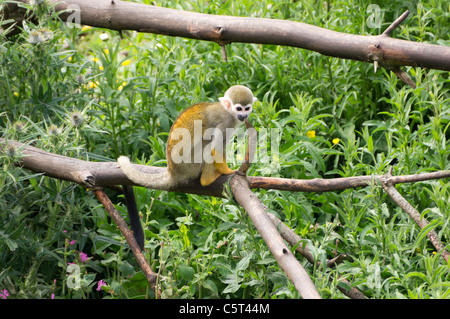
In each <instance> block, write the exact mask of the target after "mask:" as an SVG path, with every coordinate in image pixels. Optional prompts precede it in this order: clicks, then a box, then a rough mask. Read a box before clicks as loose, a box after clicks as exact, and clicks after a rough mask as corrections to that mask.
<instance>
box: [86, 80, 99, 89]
mask: <svg viewBox="0 0 450 319" xmlns="http://www.w3.org/2000/svg"><path fill="white" fill-rule="evenodd" d="M85 87H87V88H88V89H94V88H95V87H97V83H95V82H92V81H89V82H88V84H87V86H85Z"/></svg>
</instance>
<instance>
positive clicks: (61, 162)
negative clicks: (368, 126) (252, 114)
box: [0, 138, 450, 197]
mask: <svg viewBox="0 0 450 319" xmlns="http://www.w3.org/2000/svg"><path fill="white" fill-rule="evenodd" d="M6 145H8V147H14V148H15V149H16V150H18V151H19V150H20V153H21V154H22V158H21V159H20V161H19V162H18V163H17V164H18V165H20V166H22V167H23V168H25V169H29V170H31V171H33V172H36V173H42V174H45V175H46V176H49V177H54V178H58V179H63V180H68V181H72V182H75V183H78V184H80V185H83V186H85V187H90V188H91V187H105V186H107V187H111V186H116V185H133V186H140V185H136V184H134V183H132V182H131V181H130V180H129V179H128V178H127V177H126V176H125V174H123V173H122V171H121V170H120V168H119V167H118V166H117V163H116V162H89V161H84V160H80V159H75V158H71V157H67V156H62V155H57V154H54V153H50V152H46V151H44V150H41V149H39V148H36V147H33V146H30V145H25V144H23V143H20V142H16V141H6V140H5V139H3V138H0V152H1V151H2V149H3V148H5V147H7V146H6ZM134 165H135V168H136V169H138V170H140V171H142V172H145V173H150V174H155V173H159V172H161V171H162V170H164V169H166V168H165V167H155V166H147V165H137V164H134ZM229 177H230V176H229V175H224V176H221V177H219V178H218V180H217V181H216V182H214V183H213V184H211V185H209V186H208V187H203V186H201V185H200V181H199V180H193V181H186V182H185V183H182V184H180V185H178V186H176V187H174V188H173V189H171V191H174V192H182V193H190V194H198V195H210V196H217V197H223V191H224V188H223V184H224V183H225V182H226V181H227V180H228V179H229ZM382 177H383V175H373V176H356V177H344V178H331V179H320V178H315V179H309V180H302V179H289V178H278V177H263V176H248V177H247V178H248V180H249V183H250V188H252V189H253V188H262V189H277V190H286V191H292V192H318V193H320V192H329V191H336V190H344V189H348V188H357V187H367V186H369V185H373V184H374V183H376V182H377V181H378V180H380V179H381V178H382ZM448 177H450V171H438V172H431V173H422V174H415V175H403V176H402V175H400V176H392V177H391V178H390V180H389V181H390V183H392V184H393V185H395V184H399V183H413V182H420V181H426V180H433V179H441V178H448Z"/></svg>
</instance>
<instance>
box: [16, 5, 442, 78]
mask: <svg viewBox="0 0 450 319" xmlns="http://www.w3.org/2000/svg"><path fill="white" fill-rule="evenodd" d="M20 1H21V2H24V3H29V2H30V0H20ZM48 2H49V3H50V4H56V5H55V9H56V10H57V11H59V12H61V15H60V16H61V19H63V20H64V21H69V22H78V21H74V20H75V16H76V17H78V18H79V22H80V23H81V24H85V25H90V26H94V27H100V28H107V29H111V30H118V31H122V30H136V31H138V32H148V33H155V34H162V35H168V36H176V37H184V38H191V39H197V40H205V41H212V42H216V43H218V44H219V45H221V46H223V45H226V44H229V43H232V42H241V43H258V44H275V45H282V46H291V47H297V48H302V49H307V50H311V51H316V52H319V53H321V54H323V55H327V56H332V57H337V58H342V59H352V60H357V61H362V62H369V63H374V62H377V63H378V64H380V65H381V66H383V67H386V68H388V69H392V70H394V69H397V68H398V67H399V66H418V67H423V68H430V69H438V70H444V71H450V47H445V46H439V45H433V44H426V43H417V42H411V41H405V40H399V39H394V38H391V37H390V36H389V35H390V34H391V32H392V30H393V29H394V28H395V27H397V26H398V24H399V23H400V22H401V21H403V20H404V19H405V17H400V18H399V19H397V21H396V22H394V23H393V24H392V25H391V27H389V28H388V29H387V30H386V31H385V32H384V33H383V34H381V35H378V36H362V35H353V34H345V33H342V32H336V31H332V30H327V29H324V28H320V27H317V26H313V25H309V24H305V23H301V22H295V21H287V20H278V19H263V18H248V17H232V16H219V15H208V14H202V13H195V12H188V11H181V10H175V9H169V8H162V7H155V6H151V5H145V4H141V3H134V2H127V1H114V2H111V1H110V0H96V1H90V0H65V1H60V0H48Z"/></svg>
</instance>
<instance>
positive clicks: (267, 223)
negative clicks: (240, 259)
mask: <svg viewBox="0 0 450 319" xmlns="http://www.w3.org/2000/svg"><path fill="white" fill-rule="evenodd" d="M230 188H231V191H232V193H233V196H234V198H235V199H236V201H237V202H238V203H239V204H240V205H241V206H242V207H243V208H244V210H245V211H246V212H247V214H248V215H249V216H250V219H251V220H252V222H253V225H255V227H256V229H257V230H258V232H259V233H260V234H261V236H262V238H263V239H264V241H265V242H266V244H267V246H268V247H269V250H270V252H271V253H272V255H273V256H274V257H275V259H276V260H277V262H278V264H279V265H280V267H281V268H282V269H283V270H284V272H285V273H286V274H287V276H288V277H289V279H291V281H292V283H293V284H294V286H295V288H296V289H297V291H298V292H299V293H300V294H301V296H302V297H303V298H305V299H320V295H319V293H318V292H317V289H316V287H315V286H314V283H313V282H312V280H311V278H310V277H309V275H308V273H307V272H306V270H305V269H304V268H303V266H302V265H301V264H300V262H299V261H298V260H297V258H295V255H294V254H293V253H292V252H291V251H290V250H289V249H288V247H287V246H286V245H285V243H284V241H283V239H282V238H281V236H280V234H279V233H278V231H277V229H276V228H275V226H274V224H273V223H272V222H271V220H270V219H269V217H268V216H267V214H266V212H265V210H264V206H263V205H262V203H261V202H260V201H259V199H258V198H257V197H256V196H255V194H253V193H252V191H251V190H250V188H249V185H248V182H247V179H246V178H245V177H244V176H240V175H235V176H233V177H232V178H231V180H230Z"/></svg>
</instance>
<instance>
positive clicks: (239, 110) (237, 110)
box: [230, 103, 253, 122]
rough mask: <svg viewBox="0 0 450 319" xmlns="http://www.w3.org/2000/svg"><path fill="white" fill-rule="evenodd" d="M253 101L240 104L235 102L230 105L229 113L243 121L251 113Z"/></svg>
mask: <svg viewBox="0 0 450 319" xmlns="http://www.w3.org/2000/svg"><path fill="white" fill-rule="evenodd" d="M252 109H253V103H251V104H247V105H241V104H239V103H236V104H234V105H232V106H231V111H230V112H231V114H233V115H234V116H235V117H236V118H237V119H238V120H239V121H241V122H243V121H244V120H245V119H246V118H248V117H249V116H250V113H252Z"/></svg>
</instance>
